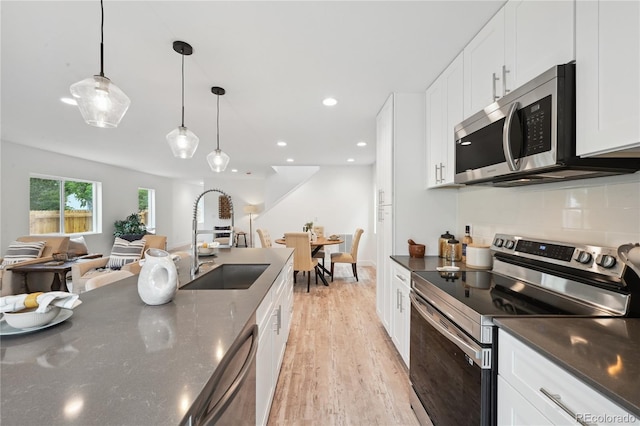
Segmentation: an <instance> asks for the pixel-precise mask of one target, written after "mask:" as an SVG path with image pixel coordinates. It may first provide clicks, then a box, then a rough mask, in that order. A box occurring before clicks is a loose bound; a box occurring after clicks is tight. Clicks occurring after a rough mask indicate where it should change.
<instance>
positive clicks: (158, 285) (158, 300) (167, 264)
mask: <svg viewBox="0 0 640 426" xmlns="http://www.w3.org/2000/svg"><path fill="white" fill-rule="evenodd" d="M177 291H178V271H177V269H176V265H175V263H173V260H172V259H171V255H170V254H169V253H168V252H166V251H164V250H160V249H155V248H150V249H148V250H147V251H146V252H145V262H144V265H142V269H141V270H140V275H139V276H138V294H139V295H140V298H141V299H142V301H143V302H144V303H146V304H147V305H162V304H165V303H167V302H170V301H171V299H173V296H175V294H176V292H177Z"/></svg>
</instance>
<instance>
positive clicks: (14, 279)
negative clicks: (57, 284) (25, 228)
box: [0, 235, 69, 296]
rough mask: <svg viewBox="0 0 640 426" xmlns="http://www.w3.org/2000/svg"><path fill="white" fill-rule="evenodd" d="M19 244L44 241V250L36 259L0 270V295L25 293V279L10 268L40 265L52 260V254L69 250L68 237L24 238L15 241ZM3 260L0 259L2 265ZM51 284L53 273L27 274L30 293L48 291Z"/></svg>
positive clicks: (42, 236)
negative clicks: (33, 264)
mask: <svg viewBox="0 0 640 426" xmlns="http://www.w3.org/2000/svg"><path fill="white" fill-rule="evenodd" d="M16 241H19V242H25V243H26V242H39V241H44V242H45V244H44V248H43V250H42V253H41V254H40V256H39V257H38V258H35V259H29V260H23V261H20V262H17V263H11V264H6V265H4V266H3V267H2V269H0V295H1V296H9V295H12V294H21V293H25V292H26V286H25V277H24V275H23V274H17V273H13V272H12V271H11V269H12V268H14V267H16V266H20V265H27V264H32V263H42V262H48V261H50V260H53V257H52V255H53V254H54V253H67V251H68V248H69V237H60V236H47V235H40V236H24V237H19V238H17V239H16ZM4 260H5V259H4V258H2V259H0V263H4V262H3V261H4ZM52 283H53V273H49V272H42V273H31V274H29V290H30V291H50V290H51V284H52Z"/></svg>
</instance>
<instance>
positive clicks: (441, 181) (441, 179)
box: [440, 163, 444, 183]
mask: <svg viewBox="0 0 640 426" xmlns="http://www.w3.org/2000/svg"><path fill="white" fill-rule="evenodd" d="M443 182H444V163H440V183H443Z"/></svg>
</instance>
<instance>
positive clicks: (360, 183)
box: [253, 166, 376, 265]
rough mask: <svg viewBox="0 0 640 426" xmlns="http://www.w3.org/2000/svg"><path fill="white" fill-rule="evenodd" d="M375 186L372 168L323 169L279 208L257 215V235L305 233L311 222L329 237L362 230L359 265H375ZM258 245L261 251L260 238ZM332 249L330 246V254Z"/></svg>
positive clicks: (277, 235)
mask: <svg viewBox="0 0 640 426" xmlns="http://www.w3.org/2000/svg"><path fill="white" fill-rule="evenodd" d="M373 182H374V168H373V166H332V167H324V166H323V167H321V168H320V170H319V171H318V172H317V173H315V174H314V175H313V176H311V178H310V179H309V180H307V181H305V182H304V183H303V184H302V185H300V186H299V187H297V188H296V189H295V190H293V192H291V193H290V194H289V195H288V196H287V197H285V198H284V199H282V200H281V201H280V202H279V203H278V204H276V205H275V206H272V207H271V208H270V209H269V210H268V211H265V212H264V213H263V214H258V217H257V218H256V220H255V221H254V226H253V229H254V232H255V230H256V229H257V228H265V229H267V230H269V233H270V234H271V237H272V238H273V239H276V238H280V237H282V236H283V235H284V233H285V232H302V226H303V225H304V224H305V222H310V221H311V222H314V224H316V225H322V226H324V229H325V234H327V235H330V234H353V232H354V231H355V230H356V228H362V229H364V234H363V235H362V238H361V240H360V246H359V249H358V263H359V264H363V265H367V264H368V265H373V264H375V258H376V248H375V241H376V239H375V235H374V234H373V229H374V227H373V211H374V208H373V206H374V205H373V203H374V200H373V193H374V189H373ZM255 242H256V244H255V245H256V247H260V239H259V238H258V237H257V236H255ZM333 249H335V248H334V247H330V246H327V251H332V250H333Z"/></svg>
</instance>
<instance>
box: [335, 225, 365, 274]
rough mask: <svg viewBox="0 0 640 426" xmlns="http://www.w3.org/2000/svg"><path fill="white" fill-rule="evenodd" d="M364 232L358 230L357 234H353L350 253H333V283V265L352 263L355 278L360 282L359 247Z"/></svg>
mask: <svg viewBox="0 0 640 426" xmlns="http://www.w3.org/2000/svg"><path fill="white" fill-rule="evenodd" d="M363 232H364V230H362V229H360V228H358V229H356V232H355V234H353V241H352V242H351V251H350V252H349V253H341V252H338V253H331V281H333V265H334V264H336V263H350V264H351V269H352V270H353V276H354V277H355V278H356V281H358V269H357V262H358V245H359V244H360V237H361V236H362V233H363Z"/></svg>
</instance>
